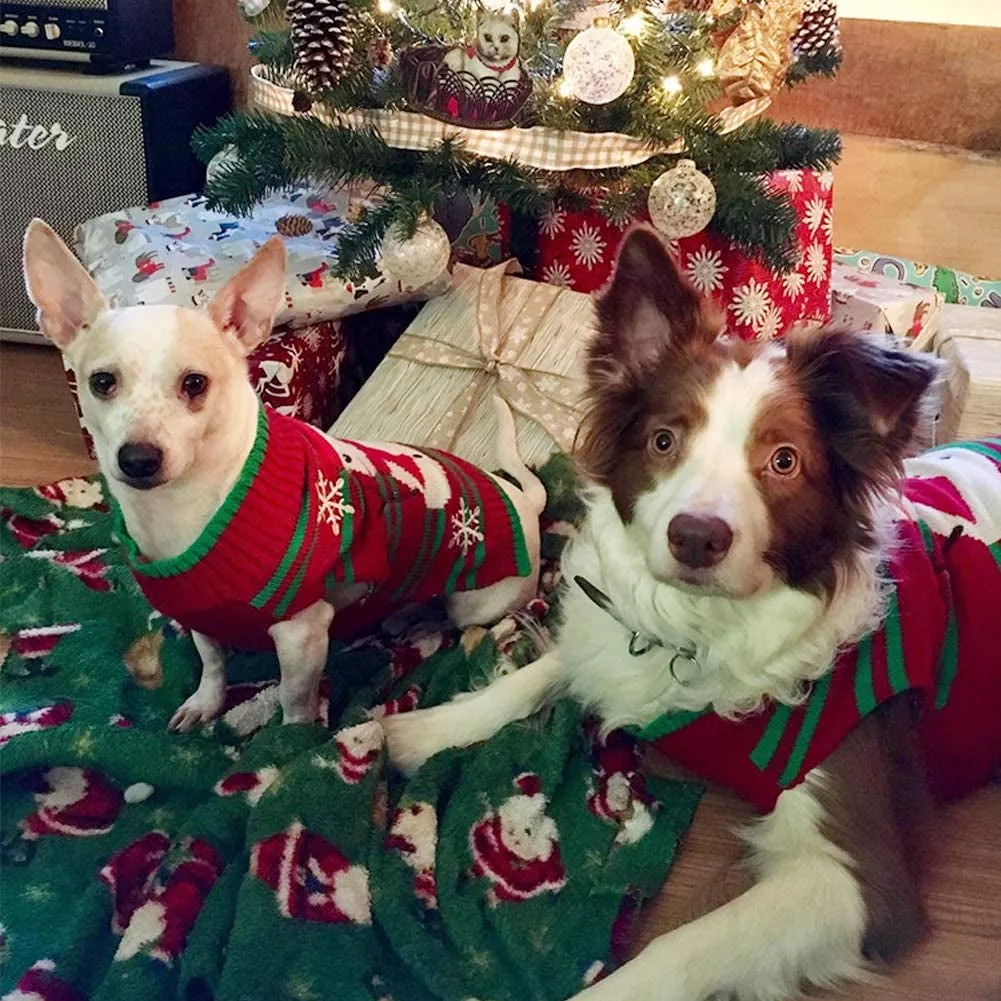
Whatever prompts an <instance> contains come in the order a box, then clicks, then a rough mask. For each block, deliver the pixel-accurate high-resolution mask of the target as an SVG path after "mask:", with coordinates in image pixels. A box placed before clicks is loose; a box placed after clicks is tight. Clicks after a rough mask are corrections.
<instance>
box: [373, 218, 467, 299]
mask: <svg viewBox="0 0 1001 1001" xmlns="http://www.w3.org/2000/svg"><path fill="white" fill-rule="evenodd" d="M451 256H452V244H451V241H450V240H449V238H448V233H446V232H445V230H444V229H443V228H442V227H441V226H440V225H439V224H438V223H436V222H435V221H434V219H431V218H429V217H428V216H425V217H424V218H423V219H421V221H420V222H419V223H418V224H417V229H416V230H415V232H414V235H413V236H412V237H410V239H409V240H408V239H406V238H405V237H404V236H403V235H402V234H401V232H400V229H399V227H397V226H391V227H390V229H389V232H388V233H387V234H386V236H385V238H384V239H383V241H382V268H383V270H384V271H385V272H386V274H388V275H390V276H392V277H393V278H395V279H397V280H398V281H399V282H400V284H401V285H403V286H404V288H423V287H424V286H425V285H428V284H430V283H431V282H433V281H434V280H435V279H436V278H440V277H441V275H442V274H443V273H444V272H445V269H446V268H447V267H448V262H449V259H450V258H451Z"/></svg>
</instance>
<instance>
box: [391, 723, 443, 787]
mask: <svg viewBox="0 0 1001 1001" xmlns="http://www.w3.org/2000/svg"><path fill="white" fill-rule="evenodd" d="M435 715H436V713H435V710H434V709H415V710H414V711H413V712H408V713H396V714H394V715H392V716H384V717H383V718H382V719H380V720H379V722H380V723H381V724H382V729H383V732H384V733H385V735H386V750H387V751H388V753H389V760H390V761H391V762H392V763H393V765H394V766H395V767H396V768H398V769H399V770H400V771H401V772H403V773H404V774H405V775H413V773H414V772H416V771H417V769H419V768H420V767H421V765H423V764H424V762H425V761H427V760H428V758H432V757H434V755H436V754H437V753H438V752H439V751H443V750H444V749H445V748H446V747H449V746H451V744H450V742H449V740H448V738H447V737H446V736H445V735H444V734H443V732H442V729H441V727H440V726H438V725H437V723H436V721H435Z"/></svg>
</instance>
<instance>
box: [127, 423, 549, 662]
mask: <svg viewBox="0 0 1001 1001" xmlns="http://www.w3.org/2000/svg"><path fill="white" fill-rule="evenodd" d="M116 515H117V516H118V523H117V530H118V534H119V536H120V537H121V538H122V540H123V541H124V543H125V546H126V550H127V552H128V555H129V562H130V566H131V568H132V571H133V573H134V575H135V577H136V580H137V581H138V583H139V586H140V587H141V588H142V590H143V592H144V593H145V595H146V597H147V598H148V599H149V601H150V603H151V604H152V605H153V606H154V608H156V609H157V610H158V611H159V612H161V613H163V614H164V615H166V616H169V617H170V618H172V619H175V620H176V621H178V622H180V623H181V624H182V625H183V626H184V627H185V628H187V629H194V630H197V631H198V632H201V633H205V634H206V635H208V636H211V637H212V638H214V639H216V640H219V641H220V642H222V643H225V644H228V645H230V646H235V647H238V648H241V649H270V648H271V647H272V645H273V644H272V641H271V639H270V637H269V636H268V629H269V628H270V627H271V626H272V625H273V624H274V623H275V622H278V621H282V620H284V619H287V618H290V617H291V616H293V615H295V614H296V612H299V611H301V610H302V609H304V608H307V607H309V606H310V605H312V604H313V603H314V602H316V601H318V600H320V599H322V598H328V599H332V598H334V597H335V596H336V594H337V592H338V590H339V589H341V588H342V587H343V586H345V585H358V584H364V585H367V591H366V592H365V593H364V594H363V596H362V597H361V598H360V599H359V600H358V601H356V602H355V603H354V604H352V605H350V606H349V607H348V608H346V609H343V610H341V611H339V613H338V614H337V615H336V616H335V617H334V622H333V626H332V629H331V631H332V633H333V634H334V635H335V636H338V637H346V636H354V635H358V634H360V633H362V632H364V631H366V630H368V629H371V628H372V627H373V626H377V625H378V624H379V623H381V622H383V621H384V620H385V619H386V618H387V617H388V616H389V615H391V614H392V613H393V612H395V611H397V610H398V609H400V608H402V607H404V606H406V605H409V604H414V603H421V602H425V601H428V600H430V599H431V598H434V597H437V596H439V595H443V594H451V593H453V592H455V591H464V590H473V589H477V588H483V587H487V586H489V585H491V584H495V583H497V582H498V581H501V580H504V579H506V578H508V577H524V576H527V575H528V573H529V572H530V571H531V561H530V559H529V556H528V551H527V549H526V544H525V538H524V534H523V531H522V527H521V524H520V522H519V520H518V516H517V514H516V512H515V510H514V508H513V506H512V504H511V502H510V499H509V498H508V496H507V494H506V493H505V492H504V490H503V488H502V487H501V485H500V484H499V482H498V481H497V480H496V479H494V477H492V476H490V475H489V474H487V473H484V472H482V471H481V470H479V469H477V468H476V467H475V466H472V465H470V464H469V463H467V462H465V461H463V460H462V459H459V458H457V457H456V456H452V455H448V454H446V453H443V452H438V451H434V450H432V449H421V448H416V447H413V446H409V445H398V444H391V443H388V442H380V443H362V442H354V441H345V440H343V439H330V438H327V437H326V436H325V435H323V434H321V433H320V432H318V431H316V430H315V429H314V428H312V427H310V426H308V425H306V424H303V423H301V422H299V421H295V420H292V419H290V418H288V417H285V416H283V415H281V414H278V413H276V412H275V411H273V410H270V409H268V408H264V409H262V411H261V416H260V420H259V426H258V433H257V438H256V441H255V443H254V446H253V449H252V450H251V453H250V456H249V457H248V459H247V462H246V464H245V466H244V469H243V471H242V473H241V475H240V477H239V479H238V481H237V483H236V485H235V486H234V487H233V489H232V491H231V492H230V495H229V496H228V497H227V499H226V500H225V501H224V502H223V504H222V506H221V507H220V509H219V511H218V512H217V513H216V514H215V515H214V516H213V518H212V519H211V521H210V522H209V524H208V525H207V526H206V528H205V529H204V531H203V532H202V534H201V536H200V537H199V538H198V539H197V540H196V541H195V543H194V544H193V545H192V546H191V547H190V548H189V549H188V550H187V551H186V552H184V553H182V554H181V555H180V556H177V557H175V558H173V559H166V560H158V561H155V562H147V561H144V559H143V558H142V556H141V555H140V554H139V552H138V550H137V548H136V546H135V543H134V542H133V541H132V540H131V539H129V537H128V534H127V531H126V529H125V526H124V523H123V522H122V520H121V517H120V512H117V511H116Z"/></svg>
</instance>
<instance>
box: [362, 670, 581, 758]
mask: <svg viewBox="0 0 1001 1001" xmlns="http://www.w3.org/2000/svg"><path fill="white" fill-rule="evenodd" d="M561 681H562V671H561V668H560V662H559V660H558V659H557V656H556V654H555V653H545V654H543V655H542V656H541V657H540V658H539V659H538V660H536V661H533V662H532V663H531V664H528V665H526V666H525V667H523V668H521V669H520V670H518V671H512V672H511V673H510V674H505V675H501V676H500V677H499V678H496V679H495V680H494V681H492V682H491V683H490V684H489V685H487V687H486V688H481V689H480V690H479V691H476V692H470V693H463V694H462V695H458V696H456V697H455V699H453V700H452V701H451V702H446V703H445V704H444V705H440V706H434V707H432V708H431V709H417V710H415V711H414V712H409V713H399V714H398V715H395V716H387V717H386V718H385V719H383V720H382V726H383V729H384V730H385V732H386V746H387V747H388V749H389V757H390V760H391V761H392V762H393V764H394V765H396V767H397V768H399V769H400V770H401V771H404V772H407V773H408V774H409V773H412V772H415V771H417V769H418V768H420V766H421V765H422V764H424V762H425V761H427V759H428V758H430V757H432V756H433V755H435V754H437V753H438V752H439V751H444V750H445V749H446V748H448V747H468V746H469V745H470V744H476V743H478V742H479V741H481V740H488V739H489V738H490V737H492V736H493V735H494V734H495V733H497V731H498V730H500V729H501V728H502V727H504V726H506V725H507V724H508V723H512V722H514V721H515V720H518V719H524V718H525V717H526V716H531V715H532V713H535V712H538V710H539V709H541V708H542V707H543V706H544V705H545V704H546V702H547V701H548V700H549V699H551V698H552V697H553V695H554V694H556V693H557V692H558V691H559V689H560V685H561Z"/></svg>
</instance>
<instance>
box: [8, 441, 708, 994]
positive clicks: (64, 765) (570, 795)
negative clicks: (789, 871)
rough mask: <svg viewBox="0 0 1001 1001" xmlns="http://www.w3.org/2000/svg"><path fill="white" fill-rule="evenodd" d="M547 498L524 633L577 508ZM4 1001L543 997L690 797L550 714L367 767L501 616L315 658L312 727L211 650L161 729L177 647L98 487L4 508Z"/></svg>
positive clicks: (597, 957)
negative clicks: (226, 687)
mask: <svg viewBox="0 0 1001 1001" xmlns="http://www.w3.org/2000/svg"><path fill="white" fill-rule="evenodd" d="M543 475H544V478H545V480H546V483H547V487H548V489H549V492H550V498H551V502H550V508H549V511H548V512H547V518H548V523H547V524H548V531H547V534H546V537H545V545H546V557H547V561H546V565H545V571H544V591H543V594H542V596H541V597H540V599H539V601H538V602H537V603H536V604H535V605H534V606H533V607H532V608H531V609H530V614H531V615H534V616H535V617H536V618H537V619H541V620H542V621H544V622H545V621H548V620H549V619H550V618H551V616H552V615H553V614H554V613H555V609H554V607H553V599H552V595H553V589H554V586H555V582H556V579H557V577H558V562H557V558H558V551H559V545H560V542H561V541H562V540H564V539H565V538H566V535H567V533H568V531H569V530H570V525H571V523H572V522H573V520H574V519H575V518H576V517H577V516H578V515H579V510H578V508H577V501H576V499H575V493H574V489H573V479H572V475H571V473H570V468H569V466H568V464H567V463H566V461H565V460H562V459H556V460H554V461H553V462H551V463H550V464H549V465H548V466H547V467H546V468H545V470H544V471H543ZM0 506H2V507H3V509H4V510H3V516H2V526H0V536H2V539H0V543H2V564H0V574H2V584H0V630H2V633H0V643H2V648H0V655H2V660H3V666H2V701H0V712H2V714H3V715H2V717H0V742H2V743H3V744H4V745H5V746H4V747H3V750H2V751H0V757H2V783H3V784H2V796H3V842H2V890H0V892H2V910H3V914H2V923H3V931H2V938H0V958H2V961H3V962H2V967H0V969H2V978H3V980H2V984H3V990H4V991H5V992H6V991H10V990H13V989H14V988H15V986H16V987H17V989H19V990H20V991H22V992H23V993H22V994H21V995H17V996H18V997H23V996H25V995H28V996H31V997H37V998H41V999H45V1001H68V999H79V998H95V999H102V1001H103V999H112V998H134V999H141V1001H157V999H161V998H184V999H189V1001H203V999H210V998H216V999H219V1001H228V999H232V1001H237V999H239V1001H254V999H261V1001H280V999H285V998H288V999H298V1001H318V999H326V998H329V999H337V1001H375V999H395V1001H410V999H414V1001H423V999H455V1001H459V999H470V998H479V999H484V1001H503V999H515V998H517V999H519V1001H526V999H558V998H565V997H568V996H570V995H572V994H574V993H575V992H577V991H578V990H580V989H581V988H582V987H583V986H585V985H586V984H588V983H591V982H593V981H594V980H595V979H596V978H598V977H601V976H603V975H604V974H605V972H606V971H608V970H609V969H610V968H611V967H612V966H613V964H614V962H615V959H616V955H617V954H618V953H617V950H616V945H617V944H618V945H620V946H621V944H622V942H623V941H624V940H625V938H626V937H627V935H628V929H629V924H630V920H631V918H632V916H634V915H635V913H636V911H637V908H638V906H639V905H640V904H641V903H642V901H643V900H644V899H645V898H647V897H648V896H650V895H651V894H653V893H654V892H655V891H656V890H657V889H658V888H659V887H660V885H661V883H662V882H663V880H664V878H665V876H666V874H667V871H668V869H669V867H670V864H671V861H672V858H673V855H674V852H675V849H676V846H677V843H678V839H679V837H680V836H681V834H682V833H683V832H684V831H685V829H686V828H687V826H688V824H689V822H690V820H691V816H692V813H693V811H694V809H695V806H696V804H697V801H698V796H699V792H700V790H699V788H698V787H697V786H693V785H688V784H681V783H672V782H667V781H663V780H658V781H655V780H653V779H649V780H647V782H646V783H645V782H644V780H643V778H642V777H641V776H640V774H639V772H638V754H637V752H636V749H635V748H634V746H633V744H632V743H631V741H630V739H629V738H627V737H626V736H625V735H623V734H613V735H612V736H611V737H609V738H606V739H604V740H602V739H600V738H599V737H597V736H596V734H595V730H594V727H593V725H590V724H589V723H588V722H587V721H585V720H582V719H581V717H580V715H579V713H578V711H577V710H576V708H575V707H574V706H573V705H570V704H569V703H560V704H558V705H557V706H556V707H555V708H554V709H552V710H551V711H549V712H547V713H545V714H542V715H541V716H540V718H536V719H534V720H530V721H527V722H524V723H516V724H512V725H511V726H509V727H507V728H506V729H505V730H504V731H502V732H501V733H500V734H499V735H498V736H497V737H496V738H495V739H493V740H491V741H489V742H488V743H487V744H484V745H482V746H479V747H475V748H472V749H469V750H466V751H451V752H447V753H445V754H442V755H439V756H438V757H436V758H434V759H433V760H432V761H430V762H429V763H428V764H427V765H426V766H425V767H424V768H423V769H422V770H421V771H420V772H419V773H418V774H417V775H416V776H415V777H413V778H412V779H410V780H409V781H404V780H403V779H402V778H401V777H400V776H398V775H396V774H394V773H392V772H391V770H390V769H389V768H388V767H387V765H386V762H385V759H384V753H383V749H382V742H381V734H382V731H381V727H380V725H379V722H378V719H379V716H380V715H382V714H385V713H391V712H399V711H405V710H407V709H410V708H413V707H415V706H418V705H421V706H425V705H431V704H434V703H437V702H441V701H442V700H444V699H447V698H449V697H451V696H452V695H453V694H454V693H456V692H458V691H461V690H464V689H467V688H468V687H470V686H472V685H482V684H483V682H484V681H485V680H486V679H487V678H488V676H489V674H490V672H491V671H492V670H493V668H494V667H495V664H496V660H497V657H498V648H501V651H502V652H504V653H508V654H509V655H510V656H511V657H512V659H513V660H514V661H515V662H517V661H518V660H519V658H520V659H522V660H524V659H525V658H526V657H527V656H528V652H529V647H530V646H531V633H532V629H531V627H529V626H526V624H525V622H524V621H523V620H519V621H514V620H510V621H508V622H505V623H502V624H501V625H500V626H499V627H497V628H496V629H494V630H492V631H491V632H490V633H485V632H484V631H482V630H479V631H476V630H474V631H467V633H466V634H465V635H463V636H461V637H460V636H459V635H458V634H457V633H456V632H455V631H454V630H452V629H450V627H449V626H448V625H447V623H445V622H444V621H443V620H442V618H441V617H440V616H437V617H436V616H435V615H434V614H433V613H428V614H427V615H425V616H423V617H422V618H420V619H419V620H410V621H409V622H400V623H396V624H395V629H396V631H395V632H392V631H390V630H388V629H387V631H386V633H385V634H384V635H380V636H378V637H370V638H367V639H366V640H364V641H362V642H358V643H355V644H352V645H351V646H343V645H342V646H338V647H336V648H335V649H333V650H332V651H331V655H330V660H329V663H328V667H327V679H326V681H325V683H324V706H325V715H326V721H327V722H326V725H315V726H289V727H283V726H281V725H279V722H278V720H277V719H276V718H275V710H276V697H275V694H276V689H275V677H276V664H275V662H274V659H273V658H272V657H270V656H266V655H236V656H234V658H233V661H232V663H231V666H230V673H229V677H230V691H229V701H228V709H227V712H226V714H225V716H224V718H223V719H222V720H220V721H218V722H217V723H215V724H214V725H213V726H211V727H209V728H207V729H206V730H205V731H204V732H202V733H198V734H194V735H188V736H179V735H175V734H170V733H168V732H167V729H166V724H167V720H168V719H169V717H170V715H171V713H172V712H173V711H174V709H175V708H176V707H177V705H178V704H179V703H180V702H181V701H182V699H183V698H184V697H185V696H186V695H187V694H188V693H189V692H191V691H192V690H193V689H194V686H195V684H196V680H197V673H198V672H197V659H196V655H195V651H194V648H193V645H192V643H191V640H190V637H189V636H187V635H185V634H184V632H183V630H181V629H180V628H179V627H178V626H177V624H176V623H172V622H170V621H165V620H164V619H163V618H162V617H160V616H159V615H157V613H155V612H153V611H152V610H151V609H150V607H149V606H148V605H147V604H146V603H145V601H144V599H143V597H142V595H141V594H140V592H139V591H138V589H137V588H136V586H135V584H134V582H133V581H132V578H131V576H130V574H129V573H128V571H127V570H126V568H125V566H124V564H123V561H122V558H121V555H120V553H119V551H118V549H117V547H116V545H115V543H114V541H113V540H112V538H111V525H110V521H111V518H110V515H109V513H108V511H107V508H106V506H105V504H104V498H103V493H102V484H101V483H100V481H97V480H93V481H91V480H70V481H63V482H62V483H60V484H56V485H53V486H50V487H45V488H38V489H36V490H2V491H0Z"/></svg>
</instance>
